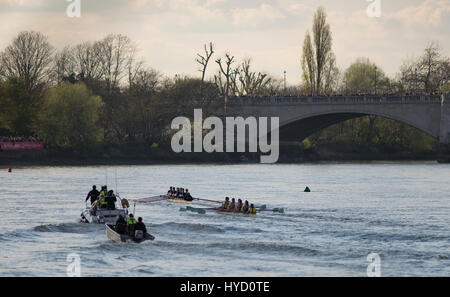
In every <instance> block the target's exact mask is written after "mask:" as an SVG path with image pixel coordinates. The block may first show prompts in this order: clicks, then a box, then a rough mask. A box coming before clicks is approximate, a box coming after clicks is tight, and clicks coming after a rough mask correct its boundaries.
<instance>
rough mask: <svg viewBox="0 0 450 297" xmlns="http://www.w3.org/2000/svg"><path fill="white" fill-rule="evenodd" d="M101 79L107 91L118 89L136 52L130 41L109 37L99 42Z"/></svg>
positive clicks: (114, 36)
mask: <svg viewBox="0 0 450 297" xmlns="http://www.w3.org/2000/svg"><path fill="white" fill-rule="evenodd" d="M98 46H99V49H100V57H101V69H102V78H103V79H104V80H105V82H106V86H107V89H108V90H109V91H111V90H113V89H115V88H118V87H119V86H120V82H121V80H122V79H123V77H124V75H125V69H126V68H127V65H129V61H130V59H132V56H133V55H134V54H135V52H136V47H135V46H134V45H133V44H132V42H131V39H130V38H128V37H127V36H123V35H120V34H119V35H115V34H112V35H109V36H107V37H106V38H104V39H103V40H102V41H100V42H99V45H98Z"/></svg>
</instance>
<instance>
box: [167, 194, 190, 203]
mask: <svg viewBox="0 0 450 297" xmlns="http://www.w3.org/2000/svg"><path fill="white" fill-rule="evenodd" d="M161 197H164V198H166V200H167V201H169V202H173V203H182V204H192V203H194V202H192V201H186V200H183V199H175V198H172V197H169V196H167V195H161Z"/></svg>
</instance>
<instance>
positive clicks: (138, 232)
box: [134, 230, 144, 240]
mask: <svg viewBox="0 0 450 297" xmlns="http://www.w3.org/2000/svg"><path fill="white" fill-rule="evenodd" d="M134 238H135V239H139V240H140V239H144V231H142V230H136V231H135V232H134Z"/></svg>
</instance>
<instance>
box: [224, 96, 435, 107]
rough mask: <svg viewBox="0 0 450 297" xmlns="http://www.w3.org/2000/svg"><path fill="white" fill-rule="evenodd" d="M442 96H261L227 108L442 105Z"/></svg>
mask: <svg viewBox="0 0 450 297" xmlns="http://www.w3.org/2000/svg"><path fill="white" fill-rule="evenodd" d="M442 98H443V97H442V95H439V94H436V95H403V96H402V95H364V96H347V95H332V96H262V97H246V96H243V97H231V98H229V100H228V104H227V105H228V106H238V105H255V106H256V105H274V104H281V105H283V104H414V103H421V104H426V103H434V104H440V103H442Z"/></svg>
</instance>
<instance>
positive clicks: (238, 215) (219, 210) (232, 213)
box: [214, 208, 258, 218]
mask: <svg viewBox="0 0 450 297" xmlns="http://www.w3.org/2000/svg"><path fill="white" fill-rule="evenodd" d="M214 210H215V211H217V213H218V214H221V215H229V216H235V217H247V218H257V217H258V215H257V214H252V213H244V212H236V211H224V210H223V209H221V208H216V209H214Z"/></svg>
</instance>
